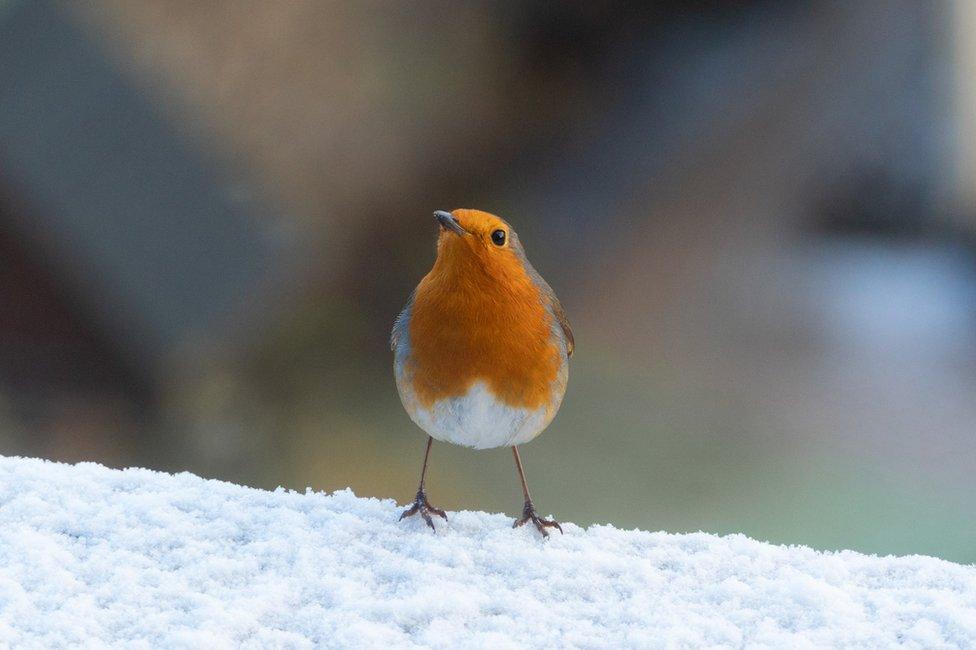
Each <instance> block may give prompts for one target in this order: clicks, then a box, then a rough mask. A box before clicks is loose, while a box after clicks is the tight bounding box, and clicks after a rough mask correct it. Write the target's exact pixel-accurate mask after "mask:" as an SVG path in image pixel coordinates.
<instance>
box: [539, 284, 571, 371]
mask: <svg viewBox="0 0 976 650" xmlns="http://www.w3.org/2000/svg"><path fill="white" fill-rule="evenodd" d="M546 286H547V287H548V286H549V285H546ZM549 297H550V299H551V300H552V302H551V303H550V306H551V307H552V313H553V315H554V316H555V317H556V320H557V321H558V322H559V327H561V328H562V330H563V334H565V335H566V355H567V356H570V357H571V356H573V350H575V349H576V341H575V340H574V339H573V328H572V326H571V325H570V324H569V318H567V317H566V312H565V310H563V306H562V305H561V304H560V303H559V298H557V297H556V294H555V293H553V291H552V287H549Z"/></svg>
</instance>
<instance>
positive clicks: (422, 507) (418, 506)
mask: <svg viewBox="0 0 976 650" xmlns="http://www.w3.org/2000/svg"><path fill="white" fill-rule="evenodd" d="M418 512H419V513H420V516H421V517H423V518H424V521H426V522H427V525H428V526H430V529H431V530H433V531H435V532H436V531H437V529H436V528H434V521H433V520H432V519H431V518H430V515H431V513H433V514H435V515H437V516H438V517H443V518H444V521H447V513H445V512H444V511H443V510H440V509H438V508H435V507H434V506H432V505H430V504H429V503H428V502H427V494H426V493H425V492H424V491H423V490H418V491H417V496H416V497H414V500H413V505H412V506H410V507H409V508H407V509H406V510H404V511H403V513H402V514H401V515H400V519H399V520H398V521H403V519H404V518H405V517H412V516H413V515H415V514H417V513H418Z"/></svg>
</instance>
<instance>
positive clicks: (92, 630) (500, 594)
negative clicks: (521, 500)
mask: <svg viewBox="0 0 976 650" xmlns="http://www.w3.org/2000/svg"><path fill="white" fill-rule="evenodd" d="M409 488H410V486H404V494H405V495H406V494H410V492H411V490H410V489H409ZM434 496H435V497H436V494H435V495H434ZM435 502H436V501H435ZM400 509H401V506H397V505H396V504H395V503H394V502H393V501H392V500H382V501H380V500H376V499H360V498H357V497H356V496H355V495H353V494H352V493H351V492H349V491H341V492H337V493H335V494H332V495H327V494H321V493H313V492H307V493H304V494H302V493H297V492H290V491H286V490H281V489H279V490H277V491H275V492H266V491H263V490H256V489H251V488H246V487H240V486H237V485H232V484H230V483H223V482H220V481H212V480H205V479H201V478H199V477H196V476H193V475H191V474H179V475H175V476H173V475H169V474H162V473H158V472H152V471H149V470H143V469H130V470H125V471H117V470H110V469H107V468H105V467H102V466H99V465H95V464H81V465H74V466H72V465H62V464H56V463H50V462H46V461H41V460H34V459H20V458H0V646H8V645H9V646H16V647H61V646H71V645H75V646H84V647H100V646H105V645H112V646H125V647H207V648H223V647H296V648H302V647H315V646H319V647H380V646H391V647H397V648H399V647H414V646H433V647H491V648H506V647H524V646H530V647H531V646H535V647H543V646H548V647H553V646H561V647H573V646H578V647H594V648H602V647H614V648H620V647H661V646H667V647H699V646H718V647H729V646H731V647H737V646H743V645H746V646H751V647H761V646H771V647H790V648H795V647H812V646H833V647H879V646H881V647H889V646H894V645H898V644H904V645H907V646H910V647H974V646H976V568H974V567H972V566H961V565H958V564H953V563H950V562H946V561H942V560H938V559H934V558H930V557H922V556H913V557H885V558H879V557H873V556H865V555H861V554H859V553H854V552H850V551H843V552H839V553H820V552H816V551H813V550H811V549H809V548H805V547H784V546H773V545H770V544H765V543H762V542H757V541H754V540H751V539H749V538H746V537H744V536H741V535H731V536H728V537H716V536H713V535H707V534H704V533H696V534H691V535H670V534H666V533H648V532H642V531H624V530H618V529H615V528H613V527H612V526H592V527H590V528H588V529H582V528H579V527H577V526H574V525H572V524H564V525H563V527H564V529H565V531H566V534H565V535H562V536H560V535H559V534H558V533H556V534H554V535H553V537H552V538H551V539H550V540H549V541H548V542H543V541H541V539H540V538H539V536H538V535H537V533H536V532H535V531H534V530H532V529H531V528H528V527H527V528H521V529H518V530H512V528H511V521H512V517H511V516H508V515H501V514H486V513H481V512H451V513H448V514H449V517H450V522H449V523H448V524H441V525H440V529H439V531H438V532H437V534H436V535H435V534H433V533H432V532H431V531H430V530H429V529H427V528H426V527H425V526H424V524H423V521H421V520H420V519H419V518H414V519H412V520H407V521H404V522H401V523H398V522H397V516H398V515H399V512H400ZM440 523H441V522H438V524H440Z"/></svg>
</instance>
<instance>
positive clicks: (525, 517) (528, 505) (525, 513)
mask: <svg viewBox="0 0 976 650" xmlns="http://www.w3.org/2000/svg"><path fill="white" fill-rule="evenodd" d="M527 521H531V522H532V523H533V524H535V527H536V528H537V529H538V531H539V532H540V533H542V536H543V537H549V531H547V530H546V528H556V529H558V530H559V534H560V535H561V534H562V532H563V527H562V526H560V525H559V522H558V521H556V520H555V519H542V518H541V517H539V515H537V514H536V513H535V506H534V505H532V502H531V501H526V502H525V506H524V507H523V508H522V518H521V519H516V520H515V523H514V524H512V528H518V527H519V526H521V525H522V524H524V523H525V522H527Z"/></svg>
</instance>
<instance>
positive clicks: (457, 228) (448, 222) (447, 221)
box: [434, 210, 468, 236]
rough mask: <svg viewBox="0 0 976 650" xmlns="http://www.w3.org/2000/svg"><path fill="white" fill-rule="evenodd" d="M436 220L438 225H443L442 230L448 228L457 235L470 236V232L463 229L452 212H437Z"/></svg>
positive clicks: (435, 213) (435, 212)
mask: <svg viewBox="0 0 976 650" xmlns="http://www.w3.org/2000/svg"><path fill="white" fill-rule="evenodd" d="M434 218H435V219H437V223H439V224H441V228H446V229H447V230H450V231H451V232H453V233H454V234H455V235H458V236H464V235H467V234H468V231H467V230H465V229H464V228H462V227H461V224H459V223H458V222H457V219H455V218H454V215H453V214H451V213H450V212H445V211H444V210H435V211H434Z"/></svg>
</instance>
